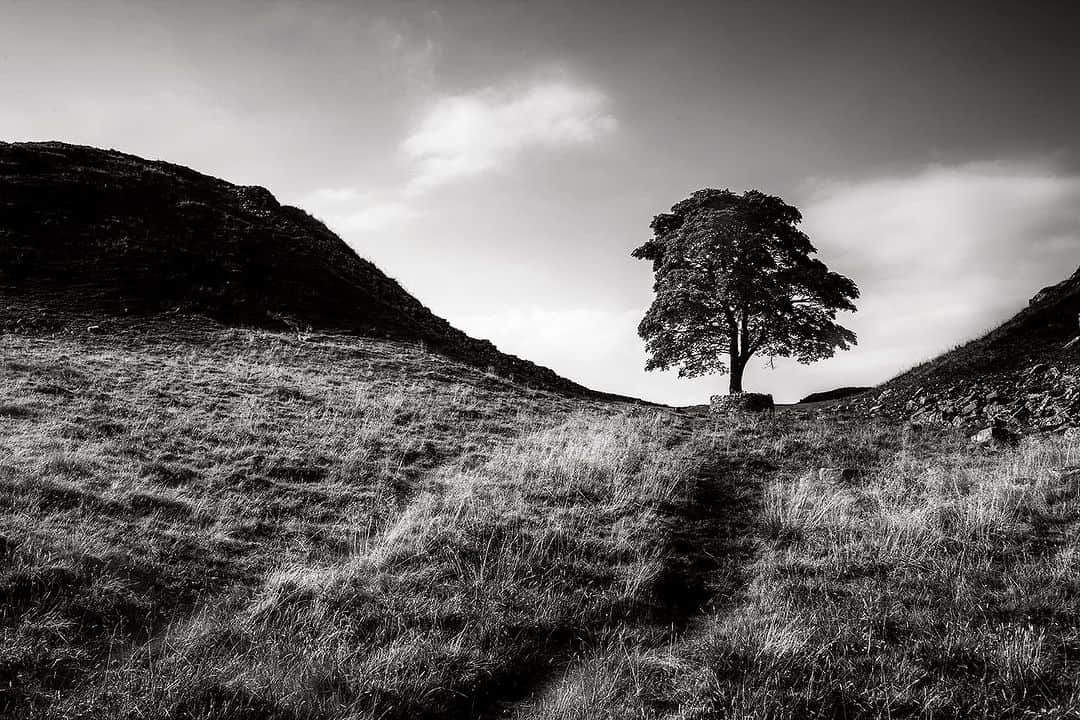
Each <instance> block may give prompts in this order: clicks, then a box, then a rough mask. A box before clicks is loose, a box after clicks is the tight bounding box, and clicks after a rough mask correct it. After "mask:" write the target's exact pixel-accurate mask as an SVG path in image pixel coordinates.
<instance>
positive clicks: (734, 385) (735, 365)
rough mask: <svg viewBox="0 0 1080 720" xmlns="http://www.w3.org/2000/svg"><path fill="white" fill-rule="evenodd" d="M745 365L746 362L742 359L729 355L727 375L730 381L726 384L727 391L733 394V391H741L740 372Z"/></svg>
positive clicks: (741, 372)
mask: <svg viewBox="0 0 1080 720" xmlns="http://www.w3.org/2000/svg"><path fill="white" fill-rule="evenodd" d="M745 367H746V363H745V362H743V361H742V359H741V358H739V357H738V356H737V355H733V356H732V357H731V362H730V367H729V368H728V377H729V379H730V381H731V383H730V385H729V386H728V392H729V393H731V394H732V395H734V394H735V393H741V392H742V391H743V389H742V374H743V369H744V368H745Z"/></svg>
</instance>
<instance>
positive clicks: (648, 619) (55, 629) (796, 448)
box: [0, 329, 1080, 720]
mask: <svg viewBox="0 0 1080 720" xmlns="http://www.w3.org/2000/svg"><path fill="white" fill-rule="evenodd" d="M0 366H2V367H3V368H4V374H3V380H2V382H0V404H3V403H10V404H15V405H19V404H20V403H23V402H27V401H25V400H24V398H26V397H28V396H29V397H32V398H33V399H32V401H30V402H32V403H33V408H34V413H32V414H29V415H26V416H23V417H0V451H2V452H0V715H4V716H5V717H6V716H11V717H17V718H21V717H33V718H77V717H78V718H90V717H93V718H99V717H100V718H114V717H115V718H143V717H145V718H222V717H229V718H236V717H239V718H293V719H297V718H303V719H308V718H311V719H314V718H342V719H343V718H423V717H430V718H434V717H496V716H513V717H518V718H527V719H528V720H555V719H556V718H558V719H560V720H561V719H563V718H574V717H580V718H672V719H676V718H677V719H680V720H690V719H691V718H700V719H704V718H718V717H719V718H762V719H764V718H791V719H792V720H794V719H795V718H815V717H816V718H825V717H829V718H833V717H869V718H899V717H925V718H931V717H933V718H941V717H949V718H998V717H1018V718H1019V717H1045V718H1066V717H1075V716H1076V715H1077V710H1078V708H1080V681H1078V680H1077V678H1080V673H1078V672H1077V670H1078V668H1077V665H1076V660H1075V658H1076V657H1077V651H1078V649H1080V600H1078V598H1080V585H1078V581H1077V577H1078V572H1080V550H1078V549H1077V539H1078V538H1080V473H1077V472H1071V471H1064V472H1063V471H1062V470H1063V469H1064V468H1069V467H1070V466H1074V465H1080V448H1078V447H1077V446H1076V445H1075V444H1074V443H1069V442H1067V441H1065V440H1063V439H1060V438H1052V437H1044V438H1029V439H1028V440H1026V441H1025V442H1024V443H1022V444H1021V445H1020V446H1019V447H1017V448H1015V449H1011V450H1007V451H1002V452H985V451H981V450H975V449H972V448H971V447H970V446H969V445H968V444H967V442H966V439H965V438H963V437H962V436H959V435H957V434H952V433H951V432H950V431H928V430H918V429H912V428H906V429H905V428H903V427H898V426H893V425H890V424H888V423H887V422H886V421H883V420H870V421H868V420H866V419H865V418H860V417H848V416H844V415H835V414H829V415H815V414H814V412H813V411H805V412H804V411H799V410H782V411H780V412H778V413H777V415H776V416H775V417H768V418H765V417H761V418H744V419H739V420H736V421H729V422H716V421H714V420H710V419H707V418H705V417H698V416H694V415H693V414H692V413H678V412H674V411H669V410H666V409H642V408H637V407H629V406H624V405H611V404H601V403H592V402H585V401H572V400H568V399H566V398H561V397H557V396H553V395H549V394H546V393H542V392H537V391H533V390H530V389H528V388H523V387H519V386H516V385H513V384H512V383H510V382H508V381H506V380H505V379H495V378H491V377H487V376H485V375H484V373H481V372H478V371H475V370H471V369H468V368H463V367H461V366H458V365H455V364H453V363H450V362H449V361H446V360H443V359H440V358H439V357H438V356H435V355H432V354H429V353H427V352H425V351H424V350H423V349H421V348H416V347H412V346H407V345H394V344H392V343H386V342H375V341H366V340H359V339H350V338H323V339H322V340H319V341H312V340H309V341H307V342H300V341H298V340H296V339H295V338H292V337H290V336H288V335H277V334H273V333H266V332H253V331H246V330H221V329H209V330H206V331H205V333H204V334H203V335H201V336H195V337H194V338H189V339H187V340H182V341H181V340H177V339H175V338H165V337H159V336H156V335H154V334H152V333H148V334H146V335H145V336H144V337H140V338H130V337H126V336H125V337H119V338H112V339H110V338H97V337H92V338H89V339H82V340H72V339H64V338H60V337H57V338H50V339H37V340H30V339H24V338H19V337H17V336H5V337H3V338H0ZM41 383H53V384H55V385H57V386H62V387H63V388H64V392H36V391H35V390H34V389H35V388H37V387H38V386H39V385H41ZM28 393H35V394H33V395H28ZM20 406H21V405H20ZM822 467H854V468H857V469H858V472H857V473H856V475H855V478H854V480H851V481H845V482H843V483H833V482H828V481H827V480H825V479H823V478H822V477H821V476H820V475H819V473H818V472H817V470H818V468H822Z"/></svg>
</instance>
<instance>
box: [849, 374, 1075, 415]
mask: <svg viewBox="0 0 1080 720" xmlns="http://www.w3.org/2000/svg"><path fill="white" fill-rule="evenodd" d="M836 407H837V409H859V410H863V411H865V412H868V413H869V414H871V415H882V416H887V417H891V418H894V419H903V420H908V421H910V422H911V423H913V424H916V425H952V426H954V427H957V428H963V429H974V428H977V427H979V428H982V427H985V426H988V425H994V424H996V425H997V426H999V427H1009V428H1013V429H1015V430H1022V431H1028V432H1030V431H1057V430H1061V431H1064V430H1066V429H1068V428H1072V427H1080V367H1077V366H1070V365H1057V364H1053V365H1052V364H1048V363H1035V364H1033V365H1030V366H1028V367H1025V368H1022V369H1019V370H1015V371H1010V372H1005V373H999V374H995V375H986V376H984V377H981V378H976V379H965V380H956V381H953V382H947V383H940V384H935V385H926V386H921V387H920V386H901V387H885V388H882V389H879V390H877V391H874V392H872V393H868V394H867V395H865V396H861V397H859V398H856V399H853V400H851V401H849V402H846V403H844V402H841V403H839V404H838V405H837V406H836Z"/></svg>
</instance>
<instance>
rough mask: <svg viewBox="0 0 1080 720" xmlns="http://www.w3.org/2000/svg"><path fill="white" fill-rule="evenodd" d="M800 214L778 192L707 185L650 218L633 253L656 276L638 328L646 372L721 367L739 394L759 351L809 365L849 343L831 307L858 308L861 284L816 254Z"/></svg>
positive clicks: (850, 336)
mask: <svg viewBox="0 0 1080 720" xmlns="http://www.w3.org/2000/svg"><path fill="white" fill-rule="evenodd" d="M801 221H802V215H801V214H800V213H799V211H798V210H797V209H795V208H794V207H792V206H790V205H788V204H786V203H785V202H784V201H783V200H781V199H780V198H778V197H774V196H772V195H766V194H764V193H761V192H758V191H757V190H749V191H747V192H744V193H743V194H742V195H737V194H735V193H733V192H731V191H730V190H715V189H711V188H710V189H705V190H699V191H697V192H695V193H694V194H693V195H691V196H690V197H688V198H687V199H685V200H683V201H681V202H679V203H676V204H675V205H674V206H673V207H672V208H671V212H668V213H661V214H659V215H657V216H656V217H655V218H653V221H652V225H651V227H652V231H653V236H652V238H651V239H650V240H648V241H647V242H646V243H645V244H644V245H642V246H641V247H639V248H637V249H636V250H634V252H633V253H632V254H633V256H634V257H636V258H638V259H641V260H651V261H652V264H653V273H654V276H655V284H654V285H653V290H654V292H655V293H656V297H655V298H654V300H653V303H652V305H651V306H650V307H649V309H648V311H647V312H646V314H645V317H644V318H643V319H642V321H641V324H640V325H639V326H638V334H639V335H641V337H642V338H643V339H644V340H645V348H646V351H647V352H648V354H649V360H648V362H647V363H646V366H645V367H646V369H647V370H654V369H661V370H667V369H670V368H678V371H679V375H680V376H681V377H696V376H700V375H706V374H710V373H727V374H729V376H730V390H731V392H741V391H742V375H743V370H744V369H745V367H746V364H747V362H748V361H749V360H750V358H751V357H753V356H754V355H755V354H761V355H766V356H769V357H785V358H787V357H790V358H794V359H795V360H797V361H799V362H802V363H810V362H814V361H816V360H821V359H823V358H827V357H831V356H832V355H834V354H835V352H836V351H837V350H838V349H839V350H847V349H849V348H850V347H851V346H852V345H855V344H856V337H855V333H853V332H852V331H850V330H848V329H847V328H845V327H842V326H841V325H839V324H837V322H836V314H837V312H838V311H840V310H849V311H854V310H855V305H854V303H853V300H854V299H855V298H857V297H858V296H859V290H858V288H857V287H856V286H855V283H854V282H852V281H851V280H850V279H849V278H846V277H844V276H843V275H840V274H838V273H835V272H831V271H830V270H829V269H828V268H827V267H826V266H825V264H824V263H823V262H821V261H820V260H818V259H817V258H815V257H812V256H813V255H815V254H816V253H817V250H816V249H815V248H814V246H813V245H812V244H811V243H810V239H809V238H808V237H807V236H806V234H805V233H803V232H802V231H801V230H800V229H799V227H798V225H799V223H800V222H801Z"/></svg>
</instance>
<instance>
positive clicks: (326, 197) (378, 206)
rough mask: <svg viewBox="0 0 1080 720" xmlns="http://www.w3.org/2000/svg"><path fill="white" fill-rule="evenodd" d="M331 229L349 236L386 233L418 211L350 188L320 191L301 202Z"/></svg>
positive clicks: (406, 205) (312, 193) (309, 194)
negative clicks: (349, 234)
mask: <svg viewBox="0 0 1080 720" xmlns="http://www.w3.org/2000/svg"><path fill="white" fill-rule="evenodd" d="M300 205H301V207H304V208H306V209H307V210H309V211H310V212H312V213H314V214H315V215H317V216H319V217H320V218H322V219H323V221H324V222H325V223H326V224H327V225H329V226H330V227H332V228H333V229H334V230H336V231H338V232H342V233H351V234H371V233H377V232H385V231H387V230H391V229H394V228H397V227H400V226H402V225H404V224H405V223H407V222H408V221H410V220H411V219H413V218H414V217H415V216H416V215H417V211H416V210H415V209H414V208H413V207H412V206H410V205H409V204H407V203H405V202H404V201H402V200H400V199H397V198H393V197H390V198H385V197H379V196H377V195H375V194H372V193H362V192H359V191H357V190H355V189H353V188H322V189H319V190H315V191H314V192H311V193H308V194H307V195H305V196H304V197H303V198H301V200H300Z"/></svg>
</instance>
